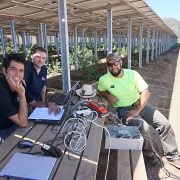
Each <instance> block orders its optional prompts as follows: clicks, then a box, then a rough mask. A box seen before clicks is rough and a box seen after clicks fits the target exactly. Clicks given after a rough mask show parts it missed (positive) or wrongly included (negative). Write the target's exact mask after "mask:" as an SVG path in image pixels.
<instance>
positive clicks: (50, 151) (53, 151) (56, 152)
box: [41, 144, 62, 157]
mask: <svg viewBox="0 0 180 180" xmlns="http://www.w3.org/2000/svg"><path fill="white" fill-rule="evenodd" d="M41 150H42V151H43V152H44V154H45V156H53V157H60V156H61V155H62V151H61V149H58V148H57V147H55V146H50V145H48V144H43V145H42V147H41Z"/></svg>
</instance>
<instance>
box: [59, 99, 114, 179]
mask: <svg viewBox="0 0 180 180" xmlns="http://www.w3.org/2000/svg"><path fill="white" fill-rule="evenodd" d="M86 104H87V101H81V102H79V103H78V104H77V105H76V106H75V107H74V108H73V109H72V111H71V115H73V117H71V118H69V119H68V120H67V121H66V122H65V124H64V126H63V128H62V131H61V132H62V134H65V136H64V145H65V147H66V148H67V149H69V150H71V151H72V152H74V153H81V152H82V151H84V150H85V148H86V143H87V140H86V138H87V131H86V128H87V126H88V124H89V123H93V124H94V125H96V126H97V127H101V128H103V129H105V131H106V132H107V134H108V136H109V141H110V142H109V144H110V147H111V139H110V133H109V131H108V129H107V128H106V127H104V126H101V125H99V124H97V123H96V122H95V121H96V120H97V119H98V113H97V112H96V111H92V110H91V109H89V108H87V106H86ZM84 110H86V111H84ZM80 111H82V113H81V112H80ZM110 147H109V150H108V157H107V166H106V171H105V180H106V179H107V178H106V177H107V172H108V167H109V157H110Z"/></svg>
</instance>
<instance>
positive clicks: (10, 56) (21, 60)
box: [3, 53, 26, 69]
mask: <svg viewBox="0 0 180 180" xmlns="http://www.w3.org/2000/svg"><path fill="white" fill-rule="evenodd" d="M11 61H15V62H18V63H21V64H23V65H25V62H26V60H25V57H24V56H23V55H21V54H17V53H11V54H7V55H6V56H5V58H4V59H3V68H5V69H7V68H8V67H9V66H10V63H11Z"/></svg>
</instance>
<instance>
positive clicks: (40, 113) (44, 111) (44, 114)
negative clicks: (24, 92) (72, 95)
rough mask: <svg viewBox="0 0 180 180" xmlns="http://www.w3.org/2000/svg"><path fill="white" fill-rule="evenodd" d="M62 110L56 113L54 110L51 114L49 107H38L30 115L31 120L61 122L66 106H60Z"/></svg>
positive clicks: (45, 122)
mask: <svg viewBox="0 0 180 180" xmlns="http://www.w3.org/2000/svg"><path fill="white" fill-rule="evenodd" d="M60 109H61V110H60V112H59V113H58V114H57V115H55V114H54V113H53V112H52V113H50V114H49V111H48V108H47V107H37V108H35V109H34V111H33V112H32V113H31V114H30V116H29V117H28V119H29V120H32V121H35V122H37V123H44V124H59V123H60V122H61V121H62V120H63V117H64V107H63V106H60Z"/></svg>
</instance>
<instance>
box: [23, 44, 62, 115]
mask: <svg viewBox="0 0 180 180" xmlns="http://www.w3.org/2000/svg"><path fill="white" fill-rule="evenodd" d="M46 57H47V55H46V49H44V48H43V47H37V48H36V49H35V50H34V52H33V53H32V60H31V61H27V62H26V64H25V73H24V80H25V82H26V87H27V90H28V94H29V96H31V98H32V99H33V101H32V102H31V103H30V105H31V106H32V107H33V108H34V107H37V106H39V107H41V106H44V105H45V103H46V106H48V108H49V109H50V111H54V112H57V111H59V106H57V105H55V104H54V103H52V102H48V103H47V102H46V100H45V96H46V78H47V68H46V66H45V62H46Z"/></svg>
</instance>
